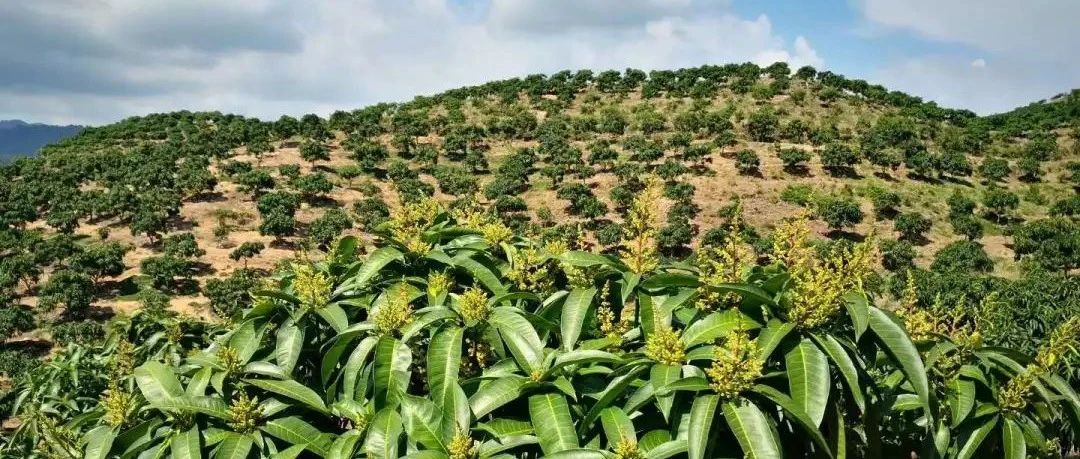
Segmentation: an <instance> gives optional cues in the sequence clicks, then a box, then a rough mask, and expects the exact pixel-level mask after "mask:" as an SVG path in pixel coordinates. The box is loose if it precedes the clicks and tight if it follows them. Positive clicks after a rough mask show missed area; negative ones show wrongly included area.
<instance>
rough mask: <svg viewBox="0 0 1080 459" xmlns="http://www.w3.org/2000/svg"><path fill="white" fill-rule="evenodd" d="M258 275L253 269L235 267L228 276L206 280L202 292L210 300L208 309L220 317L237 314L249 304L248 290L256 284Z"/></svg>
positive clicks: (229, 316)
mask: <svg viewBox="0 0 1080 459" xmlns="http://www.w3.org/2000/svg"><path fill="white" fill-rule="evenodd" d="M258 281H259V276H258V275H257V273H256V272H255V271H254V270H250V269H237V270H234V271H233V272H232V273H230V274H229V275H228V276H226V277H223V278H219V279H210V280H208V281H206V287H204V288H203V294H204V295H206V298H207V299H209V300H210V310H211V311H213V312H214V315H216V316H218V317H222V318H232V317H235V316H237V315H238V314H239V313H240V312H242V311H243V310H244V309H245V308H247V307H249V306H251V297H250V296H249V295H248V292H249V291H251V290H252V289H253V288H255V287H256V286H257V285H258Z"/></svg>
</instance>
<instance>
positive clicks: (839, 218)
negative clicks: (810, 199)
mask: <svg viewBox="0 0 1080 459" xmlns="http://www.w3.org/2000/svg"><path fill="white" fill-rule="evenodd" d="M816 215H817V217H818V218H820V219H822V220H824V221H825V223H828V225H829V228H831V229H833V230H837V231H840V230H843V229H844V228H847V227H850V226H854V225H855V224H857V223H859V222H861V221H862V219H863V213H862V209H860V208H859V203H858V202H856V201H855V200H854V199H852V198H841V197H836V196H830V197H826V198H823V199H821V200H819V201H818V202H817V209H816Z"/></svg>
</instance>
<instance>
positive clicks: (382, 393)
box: [375, 336, 412, 407]
mask: <svg viewBox="0 0 1080 459" xmlns="http://www.w3.org/2000/svg"><path fill="white" fill-rule="evenodd" d="M411 364H412V352H411V351H410V350H409V347H408V346H406V345H405V344H404V343H401V342H398V341H397V340H395V339H394V338H391V337H389V336H383V337H381V338H379V343H378V344H377V345H376V347H375V405H376V406H377V407H386V406H396V404H397V400H398V396H399V395H400V394H401V393H403V392H404V391H405V389H406V388H407V387H408V385H409V365H411Z"/></svg>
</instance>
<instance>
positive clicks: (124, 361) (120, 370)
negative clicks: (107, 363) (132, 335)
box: [110, 339, 135, 381]
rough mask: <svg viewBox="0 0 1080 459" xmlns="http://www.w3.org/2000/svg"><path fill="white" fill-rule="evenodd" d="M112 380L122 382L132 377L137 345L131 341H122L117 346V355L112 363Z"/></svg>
mask: <svg viewBox="0 0 1080 459" xmlns="http://www.w3.org/2000/svg"><path fill="white" fill-rule="evenodd" d="M111 366H112V368H111V369H110V370H111V373H112V374H111V378H110V379H111V380H113V381H121V380H123V379H124V378H127V377H128V376H131V373H132V371H133V370H134V368H135V345H134V344H131V341H128V340H126V339H121V340H120V342H119V343H117V344H116V354H115V355H114V356H113V360H112V363H111Z"/></svg>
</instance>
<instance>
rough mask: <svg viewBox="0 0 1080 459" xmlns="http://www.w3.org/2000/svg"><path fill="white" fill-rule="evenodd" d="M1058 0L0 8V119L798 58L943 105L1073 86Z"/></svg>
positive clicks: (1076, 62) (1077, 80)
mask: <svg viewBox="0 0 1080 459" xmlns="http://www.w3.org/2000/svg"><path fill="white" fill-rule="evenodd" d="M1078 17H1080V1H1075V0H1028V1H1026V2H1023V3H1022V5H1021V3H1020V2H1016V1H1015V0H835V1H829V2H826V1H824V0H797V1H789V0H764V1H761V0H305V1H290V0H229V1H222V0H154V1H145V0H46V1H29V2H20V1H0V119H8V118H19V119H24V120H29V121H40V122H49V123H88V124H101V123H108V122H111V121H115V120H118V119H121V118H123V117H126V116H130V115H137V114H144V113H148V112H160V111H170V110H178V109H191V110H221V111H225V112H233V113H241V114H245V115H252V116H258V117H261V118H265V119H272V118H277V117H278V116H280V115H281V114H286V113H287V114H293V115H299V114H304V113H310V112H314V113H319V114H323V115H325V114H328V113H330V112H332V111H334V110H337V109H352V108H357V107H360V106H363V105H366V104H370V103H374V102H381V101H400V100H406V99H409V98H411V97H412V96H414V95H417V94H430V93H434V92H438V91H440V90H444V89H449V88H454V87H458V86H462V85H467V84H474V83H481V82H484V81H488V80H492V79H498V78H506V77H511V76H523V75H526V74H529V73H537V72H544V73H550V72H554V71H558V70H562V69H580V68H591V69H598V70H600V69H608V68H616V69H623V68H626V67H635V68H642V69H657V68H678V67H689V66H698V65H702V64H707V63H708V64H718V63H727V62H743V61H753V62H757V63H760V64H768V63H771V62H773V61H777V60H784V61H788V62H790V63H791V64H792V65H793V66H799V65H803V64H810V65H814V66H815V67H818V68H822V69H830V70H833V71H836V72H839V73H843V74H845V75H848V76H851V77H858V78H864V79H867V80H869V81H872V82H876V83H881V84H883V85H886V86H887V87H889V88H895V89H901V90H904V91H907V92H910V93H913V94H915V95H919V96H922V97H925V98H928V99H932V100H936V101H938V102H939V103H940V104H942V105H945V106H950V107H960V108H969V109H972V110H975V111H976V112H979V113H991V112H996V111H1003V110H1007V109H1009V108H1012V107H1014V106H1017V105H1022V104H1025V103H1027V102H1030V101H1034V100H1038V99H1042V98H1046V97H1049V96H1052V95H1054V94H1057V93H1059V92H1063V91H1065V90H1067V89H1069V88H1073V87H1080V59H1076V58H1075V53H1076V49H1077V48H1078V47H1080V27H1076V24H1075V19H1076V18H1078Z"/></svg>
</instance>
